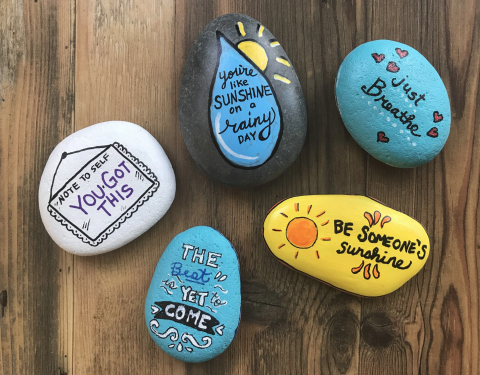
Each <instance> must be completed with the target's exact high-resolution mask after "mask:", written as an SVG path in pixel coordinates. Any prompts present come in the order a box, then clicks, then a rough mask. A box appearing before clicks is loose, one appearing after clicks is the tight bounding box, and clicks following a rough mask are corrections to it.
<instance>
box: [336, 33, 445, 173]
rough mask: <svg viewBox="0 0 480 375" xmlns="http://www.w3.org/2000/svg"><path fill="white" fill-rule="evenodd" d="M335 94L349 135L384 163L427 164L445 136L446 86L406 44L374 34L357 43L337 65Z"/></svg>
mask: <svg viewBox="0 0 480 375" xmlns="http://www.w3.org/2000/svg"><path fill="white" fill-rule="evenodd" d="M335 95H336V99H337V106H338V109H339V111H340V115H341V116H342V120H343V122H344V123H345V126H346V127H347V129H348V131H349V132H350V134H351V135H352V137H353V138H354V139H355V140H356V141H357V142H358V143H359V144H360V146H362V147H363V148H364V149H365V151H367V152H368V153H369V154H371V155H372V156H373V157H375V158H376V159H378V160H380V161H382V162H384V163H386V164H389V165H392V166H394V167H402V168H410V167H417V166H419V165H422V164H425V163H427V162H429V161H430V160H432V159H433V158H434V157H435V156H436V155H437V154H438V153H439V152H440V151H441V150H442V148H443V146H444V145H445V142H446V141H447V138H448V134H449V132H450V102H449V99H448V94H447V90H446V89H445V86H444V84H443V82H442V79H441V78H440V76H439V75H438V73H437V72H436V70H435V68H434V67H433V66H432V65H431V64H430V63H429V62H428V60H427V59H426V58H425V57H423V56H422V55H421V54H420V53H419V52H418V51H416V50H415V49H413V48H412V47H409V46H407V45H405V44H402V43H398V42H393V41H390V40H376V41H373V42H368V43H365V44H362V45H360V46H359V47H357V48H355V49H354V50H353V51H352V52H351V53H350V54H349V55H348V56H347V57H346V58H345V60H344V61H343V62H342V65H341V66H340V69H339V70H338V75H337V81H336V85H335Z"/></svg>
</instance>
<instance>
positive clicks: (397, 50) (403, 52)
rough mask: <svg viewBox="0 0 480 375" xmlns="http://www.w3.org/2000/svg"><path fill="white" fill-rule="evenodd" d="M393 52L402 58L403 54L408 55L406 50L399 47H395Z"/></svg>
mask: <svg viewBox="0 0 480 375" xmlns="http://www.w3.org/2000/svg"><path fill="white" fill-rule="evenodd" d="M395 52H396V53H397V55H398V56H400V58H401V59H403V58H404V57H405V56H408V51H404V50H402V49H400V48H395Z"/></svg>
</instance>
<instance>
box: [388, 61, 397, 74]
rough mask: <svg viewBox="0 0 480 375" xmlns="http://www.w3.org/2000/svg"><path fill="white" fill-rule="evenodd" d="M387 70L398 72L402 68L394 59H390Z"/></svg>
mask: <svg viewBox="0 0 480 375" xmlns="http://www.w3.org/2000/svg"><path fill="white" fill-rule="evenodd" d="M387 70H388V71H389V72H392V73H396V72H398V71H399V70H400V68H399V67H398V66H397V64H395V63H394V62H393V61H390V62H389V63H388V65H387Z"/></svg>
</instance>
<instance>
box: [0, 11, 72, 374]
mask: <svg viewBox="0 0 480 375" xmlns="http://www.w3.org/2000/svg"><path fill="white" fill-rule="evenodd" d="M0 5H1V7H0V19H1V22H0V39H1V40H2V42H1V44H0V61H1V64H2V65H1V68H0V97H1V99H0V170H1V174H2V176H4V178H3V179H2V185H1V190H0V223H1V224H0V225H1V230H0V243H1V245H0V249H1V252H0V292H1V293H3V297H4V298H3V300H2V304H3V306H4V308H3V312H2V314H1V317H0V336H1V348H0V368H1V369H2V370H3V374H41V373H43V374H47V373H48V374H53V373H58V372H59V371H61V372H62V371H64V370H65V371H67V370H68V369H69V368H70V369H71V366H69V355H71V347H72V346H71V345H72V331H71V327H72V324H73V320H72V317H73V316H72V315H69V313H71V310H72V307H73V306H72V303H71V302H72V300H71V298H70V296H71V290H69V289H71V284H69V280H70V279H71V278H69V276H68V272H66V273H60V271H59V270H60V269H61V268H65V266H67V265H70V264H71V260H72V259H73V258H72V257H71V256H69V255H68V254H66V253H65V252H64V251H63V250H61V249H59V248H58V247H57V246H56V245H55V244H54V243H53V241H52V240H51V239H50V237H49V236H48V234H47V232H46V231H45V229H44V228H43V224H42V222H41V219H40V215H39V210H38V200H37V195H38V185H39V182H40V176H41V173H42V170H43V167H44V165H45V163H46V161H47V158H48V155H49V154H50V152H51V150H52V149H53V148H54V147H55V145H56V144H57V142H59V141H60V140H61V139H62V138H64V137H65V136H66V135H68V134H69V133H70V132H71V131H72V129H73V122H72V121H73V110H74V101H73V95H74V80H73V78H74V76H73V72H74V60H73V56H74V52H73V47H74V44H73V41H74V27H73V26H74V20H75V18H74V2H73V1H64V2H62V3H61V4H57V2H55V1H42V2H41V3H37V2H25V3H24V4H22V2H17V1H3V2H2V3H1V4H0ZM22 5H23V6H22Z"/></svg>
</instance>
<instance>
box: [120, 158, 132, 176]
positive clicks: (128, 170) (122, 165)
mask: <svg viewBox="0 0 480 375" xmlns="http://www.w3.org/2000/svg"><path fill="white" fill-rule="evenodd" d="M118 166H119V167H123V168H125V169H126V171H127V172H128V173H130V169H128V168H127V166H126V165H125V160H124V161H122V162H121V163H120V164H118ZM122 177H123V176H122ZM119 178H120V177H119Z"/></svg>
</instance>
